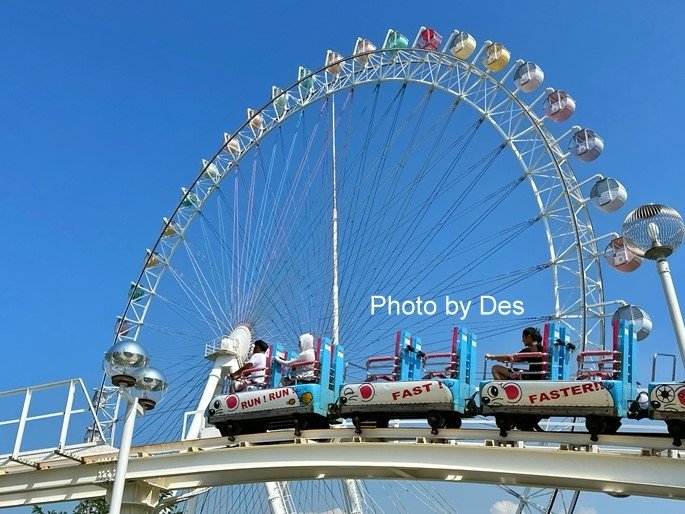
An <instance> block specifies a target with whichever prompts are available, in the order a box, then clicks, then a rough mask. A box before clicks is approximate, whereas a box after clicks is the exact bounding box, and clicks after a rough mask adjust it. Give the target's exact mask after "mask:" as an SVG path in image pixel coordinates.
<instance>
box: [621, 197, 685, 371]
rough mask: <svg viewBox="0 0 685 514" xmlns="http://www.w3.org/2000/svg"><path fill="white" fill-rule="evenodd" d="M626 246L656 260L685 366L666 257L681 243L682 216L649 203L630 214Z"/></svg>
mask: <svg viewBox="0 0 685 514" xmlns="http://www.w3.org/2000/svg"><path fill="white" fill-rule="evenodd" d="M621 232H622V233H623V237H624V240H625V243H626V245H627V246H628V248H629V249H630V251H631V252H633V253H634V254H636V255H639V256H641V257H644V258H646V259H650V260H653V261H656V269H657V272H658V273H659V277H660V278H661V286H662V287H663V290H664V296H665V297H666V305H667V306H668V312H669V314H670V316H671V322H672V323H673V330H674V332H675V337H676V341H677V342H678V348H679V350H680V358H681V362H682V364H683V366H685V324H683V315H682V313H681V311H680V305H679V304H678V297H677V296H676V292H675V287H674V286H673V278H672V277H671V270H670V268H669V266H668V261H666V257H668V256H669V255H671V254H672V253H673V252H674V251H675V250H676V249H677V248H678V247H679V246H680V244H681V243H682V241H683V235H685V223H683V218H682V217H681V216H680V214H679V213H678V212H677V211H676V210H675V209H672V208H671V207H667V206H665V205H660V204H646V205H643V206H641V207H638V208H637V209H635V210H634V211H633V212H631V213H630V214H628V216H627V217H626V219H625V221H624V222H623V227H622V228H621Z"/></svg>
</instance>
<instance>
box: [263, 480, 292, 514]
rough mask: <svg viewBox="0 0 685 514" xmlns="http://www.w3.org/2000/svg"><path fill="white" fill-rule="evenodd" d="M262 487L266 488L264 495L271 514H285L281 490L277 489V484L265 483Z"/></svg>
mask: <svg viewBox="0 0 685 514" xmlns="http://www.w3.org/2000/svg"><path fill="white" fill-rule="evenodd" d="M264 487H266V494H267V497H268V499H269V508H270V509H271V512H272V514H287V512H288V510H287V509H286V507H285V502H284V501H283V494H282V492H281V488H280V487H278V483H277V482H266V483H265V484H264Z"/></svg>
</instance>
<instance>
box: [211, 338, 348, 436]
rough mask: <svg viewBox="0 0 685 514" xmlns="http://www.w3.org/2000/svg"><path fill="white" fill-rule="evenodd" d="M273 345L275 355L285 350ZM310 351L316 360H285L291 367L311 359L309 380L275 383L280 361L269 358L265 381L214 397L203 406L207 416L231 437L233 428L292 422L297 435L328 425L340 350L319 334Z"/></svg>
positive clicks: (236, 430)
mask: <svg viewBox="0 0 685 514" xmlns="http://www.w3.org/2000/svg"><path fill="white" fill-rule="evenodd" d="M274 349H275V353H276V354H277V355H285V352H284V351H283V347H282V345H280V344H278V345H275V348H274ZM315 353H316V359H315V361H313V362H297V363H293V364H291V365H290V366H289V368H290V371H291V373H293V372H296V371H297V368H302V367H304V366H311V365H312V364H314V373H315V381H314V382H312V383H297V382H296V383H295V384H293V385H290V386H287V387H279V384H280V383H281V379H282V377H283V370H284V366H281V365H280V364H279V363H278V362H277V361H275V360H273V359H271V358H270V359H269V360H268V361H267V368H266V370H265V384H266V387H265V388H263V389H258V390H253V391H241V392H237V393H233V394H229V395H220V396H216V397H214V398H213V399H212V401H211V402H210V403H209V407H208V409H207V422H208V423H210V424H212V425H214V426H215V427H216V428H217V429H218V430H219V432H221V435H222V436H226V437H228V438H229V439H230V440H234V437H235V436H236V435H237V434H246V433H256V432H266V431H267V430H275V429H282V428H295V435H297V436H299V435H301V433H300V431H301V430H304V429H306V428H311V429H316V428H329V423H328V418H327V410H328V405H329V404H332V403H333V402H334V401H335V399H336V397H337V394H336V393H337V391H338V390H339V389H340V386H341V384H342V380H343V376H344V371H345V368H344V352H343V349H342V347H341V346H340V345H338V346H336V347H333V346H332V344H331V341H330V339H328V338H324V339H323V340H321V339H319V340H318V341H317V343H316V346H315ZM250 371H253V370H250ZM293 374H294V373H293Z"/></svg>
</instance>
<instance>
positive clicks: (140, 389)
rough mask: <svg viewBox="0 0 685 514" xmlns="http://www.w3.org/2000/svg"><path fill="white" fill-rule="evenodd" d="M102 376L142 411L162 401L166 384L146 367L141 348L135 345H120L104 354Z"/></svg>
mask: <svg viewBox="0 0 685 514" xmlns="http://www.w3.org/2000/svg"><path fill="white" fill-rule="evenodd" d="M102 364H103V367H104V369H105V373H107V376H109V378H110V380H111V381H112V384H113V385H115V386H117V387H125V388H127V389H129V392H130V393H131V394H132V395H133V396H135V397H137V398H138V403H139V404H140V405H141V406H142V407H143V408H144V409H145V410H152V409H154V408H155V405H157V403H158V402H160V401H161V400H162V398H164V395H165V394H166V391H167V388H168V385H169V384H168V382H167V380H166V377H165V376H164V374H163V373H162V372H161V371H159V370H157V369H155V368H152V367H150V365H149V364H150V358H149V356H148V354H147V350H145V348H144V347H143V346H142V345H140V344H138V343H136V342H135V341H120V342H118V343H116V344H115V345H114V346H112V347H111V348H110V349H109V350H107V353H106V354H105V359H104V361H103V363H102Z"/></svg>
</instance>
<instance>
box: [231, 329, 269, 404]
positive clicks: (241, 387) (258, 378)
mask: <svg viewBox="0 0 685 514" xmlns="http://www.w3.org/2000/svg"><path fill="white" fill-rule="evenodd" d="M268 349H269V345H268V344H266V343H265V342H264V341H262V340H261V339H257V340H256V341H255V342H254V349H253V350H252V355H251V356H250V360H248V361H247V362H246V363H245V364H244V365H243V366H242V367H240V368H239V369H238V370H237V371H235V372H233V373H231V378H232V379H233V380H235V382H233V390H234V391H235V392H238V391H245V390H247V391H252V390H254V389H259V388H260V387H263V386H264V368H266V351H267V350H268ZM251 368H255V369H256V371H253V372H252V373H249V374H248V375H246V376H245V377H243V378H241V374H242V373H243V371H247V370H249V369H251Z"/></svg>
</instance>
